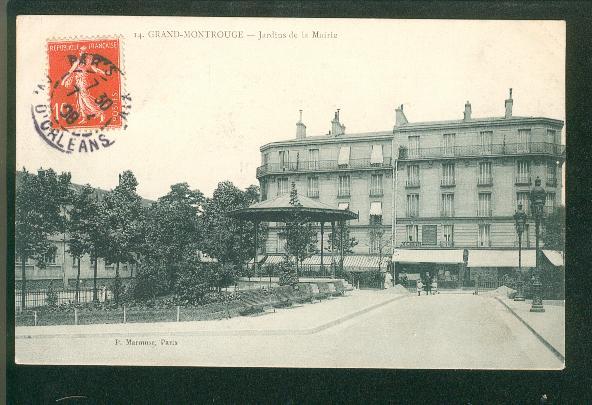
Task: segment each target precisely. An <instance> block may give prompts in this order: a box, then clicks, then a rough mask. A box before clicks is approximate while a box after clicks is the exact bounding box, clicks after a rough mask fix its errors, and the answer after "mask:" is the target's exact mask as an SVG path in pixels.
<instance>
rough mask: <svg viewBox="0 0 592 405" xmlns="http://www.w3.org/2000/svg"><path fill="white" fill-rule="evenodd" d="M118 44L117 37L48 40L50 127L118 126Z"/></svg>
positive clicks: (119, 111) (104, 127)
mask: <svg viewBox="0 0 592 405" xmlns="http://www.w3.org/2000/svg"><path fill="white" fill-rule="evenodd" d="M119 45H120V44H119V39H117V38H115V39H93V40H75V41H48V43H47V57H48V61H49V72H48V76H49V80H50V82H51V87H50V89H49V93H50V94H49V96H50V108H51V126H52V127H53V128H61V129H74V128H83V129H107V128H119V127H121V125H122V120H121V107H122V105H121V104H122V103H121V79H122V77H121V76H122V74H123V73H122V72H121V70H120V60H121V54H120V46H119Z"/></svg>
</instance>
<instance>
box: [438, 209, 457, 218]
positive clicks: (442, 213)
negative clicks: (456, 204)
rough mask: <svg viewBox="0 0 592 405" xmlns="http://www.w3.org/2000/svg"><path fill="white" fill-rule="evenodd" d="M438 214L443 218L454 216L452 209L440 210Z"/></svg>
mask: <svg viewBox="0 0 592 405" xmlns="http://www.w3.org/2000/svg"><path fill="white" fill-rule="evenodd" d="M440 216H441V217H444V218H452V217H454V210H444V209H443V210H440Z"/></svg>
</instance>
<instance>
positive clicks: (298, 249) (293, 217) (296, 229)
mask: <svg viewBox="0 0 592 405" xmlns="http://www.w3.org/2000/svg"><path fill="white" fill-rule="evenodd" d="M290 205H292V206H293V207H300V206H301V204H300V201H299V200H298V191H297V190H296V185H295V184H294V183H292V189H291V190H290ZM279 235H281V236H283V237H284V238H285V239H286V252H287V253H288V255H292V256H294V259H295V262H296V274H298V263H302V262H303V261H304V259H306V258H307V257H310V256H312V255H314V254H315V253H316V252H317V232H316V230H315V229H313V226H312V223H311V222H308V221H307V220H306V218H304V217H303V215H302V212H301V211H300V210H298V209H296V210H292V212H291V213H290V215H289V218H288V220H287V221H286V222H285V224H284V226H283V229H282V230H281V231H280V232H279Z"/></svg>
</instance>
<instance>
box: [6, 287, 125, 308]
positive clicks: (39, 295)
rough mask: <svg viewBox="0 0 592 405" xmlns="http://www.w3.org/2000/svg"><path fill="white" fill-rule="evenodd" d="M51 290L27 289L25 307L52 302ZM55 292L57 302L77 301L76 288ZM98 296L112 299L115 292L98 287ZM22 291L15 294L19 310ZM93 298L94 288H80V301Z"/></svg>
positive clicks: (101, 300) (103, 298)
mask: <svg viewBox="0 0 592 405" xmlns="http://www.w3.org/2000/svg"><path fill="white" fill-rule="evenodd" d="M49 292H50V290H49V289H47V288H45V289H39V290H31V291H27V292H26V294H25V308H22V309H26V308H37V307H43V306H46V305H48V304H49V303H50V301H51V300H52V299H51V297H50V298H49V300H48V295H50V294H49ZM53 292H54V293H55V304H56V305H61V304H70V303H75V302H76V290H75V289H63V290H54V291H53ZM97 297H98V299H99V301H100V302H104V301H105V300H111V299H112V298H113V292H112V291H111V290H109V289H106V288H97ZM21 298H22V292H21V291H15V294H14V305H15V309H16V310H17V311H20V310H21V303H22V300H21ZM92 300H93V289H92V288H80V289H79V290H78V302H80V303H83V302H92Z"/></svg>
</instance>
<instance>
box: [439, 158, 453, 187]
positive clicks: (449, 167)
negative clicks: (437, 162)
mask: <svg viewBox="0 0 592 405" xmlns="http://www.w3.org/2000/svg"><path fill="white" fill-rule="evenodd" d="M442 185H443V186H454V163H443V164H442Z"/></svg>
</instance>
